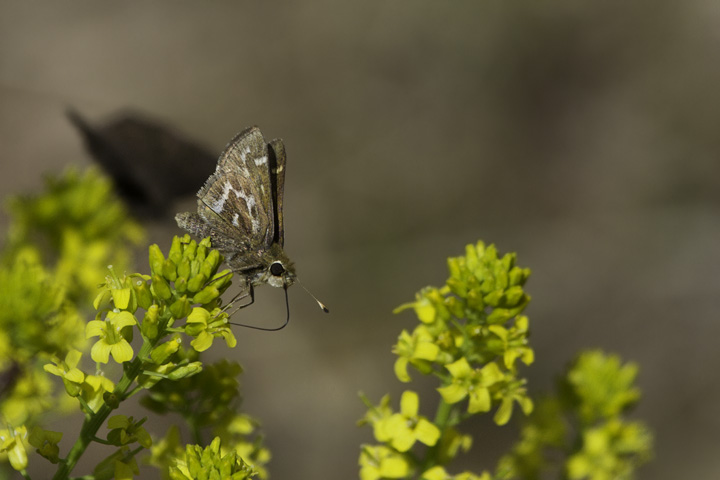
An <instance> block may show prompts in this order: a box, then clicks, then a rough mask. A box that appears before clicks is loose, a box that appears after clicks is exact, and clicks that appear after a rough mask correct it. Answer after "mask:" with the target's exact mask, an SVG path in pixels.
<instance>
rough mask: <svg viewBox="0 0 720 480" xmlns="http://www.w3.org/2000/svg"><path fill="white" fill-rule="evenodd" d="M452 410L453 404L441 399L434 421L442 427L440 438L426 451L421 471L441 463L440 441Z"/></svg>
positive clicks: (437, 425) (448, 423)
mask: <svg viewBox="0 0 720 480" xmlns="http://www.w3.org/2000/svg"><path fill="white" fill-rule="evenodd" d="M452 411H453V407H452V405H450V404H449V403H447V402H445V400H442V399H440V403H439V404H438V407H437V411H436V412H435V420H434V421H433V423H434V424H435V426H436V427H438V428H439V429H440V438H439V439H438V441H437V443H436V444H435V445H433V446H432V447H430V448H428V449H427V451H426V452H425V459H424V460H423V461H422V465H421V467H420V472H424V471H426V470H428V469H429V468H430V467H433V466H435V465H438V464H439V458H438V457H439V453H440V442H441V441H442V436H443V435H444V434H445V430H446V429H447V428H448V427H449V426H450V423H451V421H450V417H451V414H452Z"/></svg>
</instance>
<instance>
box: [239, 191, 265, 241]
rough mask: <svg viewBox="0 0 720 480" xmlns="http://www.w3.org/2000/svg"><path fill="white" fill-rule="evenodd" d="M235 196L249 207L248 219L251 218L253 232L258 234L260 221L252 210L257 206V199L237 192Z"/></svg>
mask: <svg viewBox="0 0 720 480" xmlns="http://www.w3.org/2000/svg"><path fill="white" fill-rule="evenodd" d="M235 195H237V196H238V197H239V198H242V199H243V200H245V205H247V209H248V217H250V221H251V223H252V230H253V232H254V233H257V232H258V231H259V230H260V220H258V219H257V217H255V216H254V215H253V213H252V209H253V207H254V206H255V205H256V202H255V197H253V196H252V195H248V194H246V193H245V192H235Z"/></svg>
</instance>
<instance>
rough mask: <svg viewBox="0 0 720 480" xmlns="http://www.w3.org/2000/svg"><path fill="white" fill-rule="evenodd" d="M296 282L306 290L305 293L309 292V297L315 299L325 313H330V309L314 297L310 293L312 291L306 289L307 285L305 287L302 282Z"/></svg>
mask: <svg viewBox="0 0 720 480" xmlns="http://www.w3.org/2000/svg"><path fill="white" fill-rule="evenodd" d="M295 281H296V282H297V283H298V285H300V286H301V287H302V288H303V290H305V291H306V292H307V294H308V295H310V296H311V297H312V298H313V300H315V301H316V302H317V304H318V307H320V308H321V309H322V311H323V312H325V313H330V309H329V308H327V307H326V306H325V304H324V303H322V302H321V301H320V300H318V298H317V297H316V296H315V295H313V294H312V293H311V292H310V290H308V289H307V288H305V285H303V284H302V283H301V282H300V280H298V279H295ZM285 295H287V288H285Z"/></svg>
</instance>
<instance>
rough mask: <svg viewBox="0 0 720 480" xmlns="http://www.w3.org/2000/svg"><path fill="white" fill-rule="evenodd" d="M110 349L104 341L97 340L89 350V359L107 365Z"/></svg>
mask: <svg viewBox="0 0 720 480" xmlns="http://www.w3.org/2000/svg"><path fill="white" fill-rule="evenodd" d="M111 349H112V347H111V346H110V345H108V344H107V342H106V341H105V340H98V341H97V342H95V345H93V347H92V350H90V357H92V359H93V360H94V361H96V362H98V363H108V360H109V358H110V350H111Z"/></svg>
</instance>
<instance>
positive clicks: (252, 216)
mask: <svg viewBox="0 0 720 480" xmlns="http://www.w3.org/2000/svg"><path fill="white" fill-rule="evenodd" d="M272 189H273V185H272V182H271V180H270V171H269V149H268V145H267V143H265V139H264V138H263V136H262V133H260V130H259V129H258V128H257V127H251V128H249V129H247V130H244V131H243V132H240V133H239V134H238V135H236V136H235V138H233V140H231V142H230V143H229V144H228V146H227V147H226V148H225V151H224V152H223V153H222V154H221V155H220V159H219V160H218V165H217V169H216V171H215V173H214V174H213V175H212V176H210V178H209V179H208V181H207V182H206V183H205V185H204V186H203V188H202V189H201V190H200V192H198V197H199V199H198V213H199V214H200V216H201V217H202V218H203V219H204V220H206V221H207V222H208V223H210V224H211V225H212V226H213V227H216V228H219V229H221V230H223V232H225V231H226V232H227V233H228V234H229V235H230V236H231V237H233V238H235V239H236V241H237V240H239V239H242V240H243V243H244V244H245V245H246V247H247V248H250V249H253V250H258V249H266V248H268V247H269V246H270V245H271V244H272V241H273V238H274V236H275V225H276V224H275V214H274V207H273V191H272ZM218 248H219V247H218Z"/></svg>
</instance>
